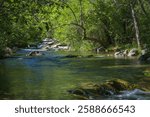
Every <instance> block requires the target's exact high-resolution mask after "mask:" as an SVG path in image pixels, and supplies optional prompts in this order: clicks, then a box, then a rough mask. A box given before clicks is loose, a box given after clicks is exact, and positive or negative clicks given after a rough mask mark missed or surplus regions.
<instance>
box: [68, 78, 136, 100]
mask: <svg viewBox="0 0 150 117" xmlns="http://www.w3.org/2000/svg"><path fill="white" fill-rule="evenodd" d="M136 87H137V86H136V85H134V84H131V83H129V82H127V81H124V80H120V79H116V80H110V81H107V82H105V83H102V84H97V83H82V84H81V85H80V86H78V87H77V88H75V89H73V90H69V91H68V92H69V93H70V94H73V95H76V96H77V95H79V96H82V97H85V98H88V99H91V97H92V98H93V99H95V98H97V97H104V96H111V95H115V94H118V93H119V92H120V91H124V90H133V89H135V88H136Z"/></svg>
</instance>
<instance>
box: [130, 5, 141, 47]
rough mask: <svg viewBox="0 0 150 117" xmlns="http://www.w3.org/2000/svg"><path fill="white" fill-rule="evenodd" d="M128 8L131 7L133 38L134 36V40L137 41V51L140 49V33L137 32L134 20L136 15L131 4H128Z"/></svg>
mask: <svg viewBox="0 0 150 117" xmlns="http://www.w3.org/2000/svg"><path fill="white" fill-rule="evenodd" d="M130 7H131V13H132V18H133V24H134V28H135V36H136V40H137V45H138V49H141V43H140V32H139V27H138V23H137V18H136V14H135V11H134V8H133V5H132V3H131V4H130Z"/></svg>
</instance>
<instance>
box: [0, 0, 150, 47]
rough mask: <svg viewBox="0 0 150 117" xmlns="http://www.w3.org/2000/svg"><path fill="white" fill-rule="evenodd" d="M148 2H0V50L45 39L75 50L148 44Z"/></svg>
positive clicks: (126, 0) (23, 0)
mask: <svg viewBox="0 0 150 117" xmlns="http://www.w3.org/2000/svg"><path fill="white" fill-rule="evenodd" d="M149 19H150V1H149V0H0V50H2V49H3V48H4V47H11V48H12V47H26V46H27V45H28V44H30V43H35V42H36V43H37V42H39V41H41V39H43V38H45V37H49V38H56V39H58V40H59V41H61V42H63V43H67V44H69V45H70V46H72V47H73V49H75V50H77V49H78V50H92V49H95V48H98V47H102V46H103V47H105V48H108V47H115V46H125V47H129V46H136V47H138V48H139V49H141V47H143V46H144V45H145V44H148V43H150V41H149V37H150V20H149Z"/></svg>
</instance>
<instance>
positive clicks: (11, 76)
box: [0, 50, 150, 100]
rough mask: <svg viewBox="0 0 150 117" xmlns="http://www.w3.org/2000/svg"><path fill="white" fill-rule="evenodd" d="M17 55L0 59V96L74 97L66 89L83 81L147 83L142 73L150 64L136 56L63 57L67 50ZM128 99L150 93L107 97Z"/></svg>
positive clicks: (128, 92)
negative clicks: (39, 54)
mask: <svg viewBox="0 0 150 117" xmlns="http://www.w3.org/2000/svg"><path fill="white" fill-rule="evenodd" d="M18 54H19V56H16V57H13V58H8V59H4V60H0V99H46V100H51V99H55V100H58V99H59V100H61V99H63V100H66V99H76V98H75V97H74V96H72V95H70V94H68V92H67V90H69V89H72V88H74V87H76V86H77V85H79V84H81V83H84V82H96V83H102V82H105V81H106V80H111V79H114V78H120V79H124V80H126V81H129V82H131V83H139V82H144V85H145V83H146V84H147V85H149V86H150V84H149V82H147V80H146V81H144V79H148V78H146V77H145V76H144V74H143V71H144V70H145V69H147V68H149V67H150V64H140V63H139V62H138V61H137V60H136V59H115V58H113V57H96V58H64V57H63V56H64V55H67V54H68V53H58V52H47V53H46V54H45V55H44V56H40V57H27V56H25V54H27V51H25V50H24V51H23V50H22V51H20V52H18ZM148 81H150V80H148ZM130 98H131V99H150V94H149V93H146V94H145V93H141V92H140V91H139V90H138V89H135V90H133V91H124V92H122V93H121V94H120V95H117V96H114V98H106V99H130Z"/></svg>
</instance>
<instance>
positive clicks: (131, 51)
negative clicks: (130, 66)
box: [128, 48, 138, 57]
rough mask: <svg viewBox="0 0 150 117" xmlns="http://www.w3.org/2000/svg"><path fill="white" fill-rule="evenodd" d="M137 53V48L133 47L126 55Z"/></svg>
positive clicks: (135, 54) (130, 55)
mask: <svg viewBox="0 0 150 117" xmlns="http://www.w3.org/2000/svg"><path fill="white" fill-rule="evenodd" d="M137 55H138V49H136V48H133V49H131V50H130V51H129V53H128V57H133V56H137Z"/></svg>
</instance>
